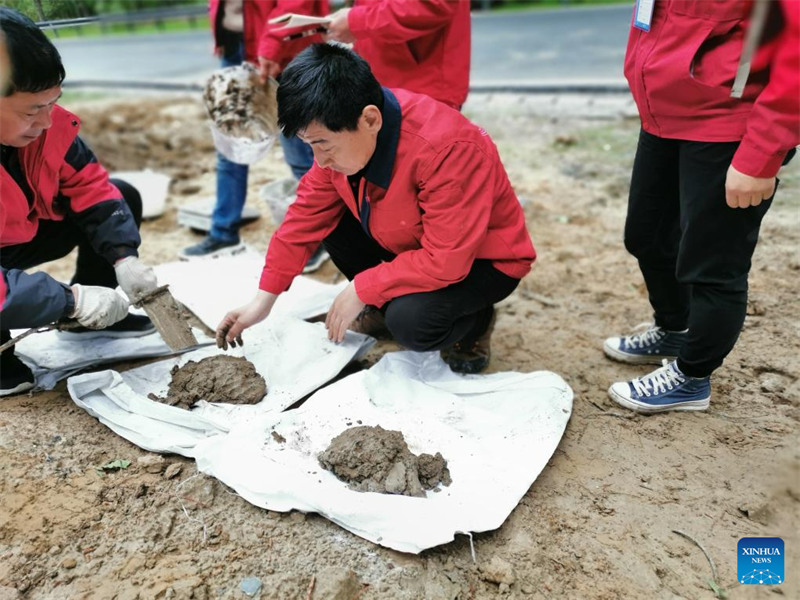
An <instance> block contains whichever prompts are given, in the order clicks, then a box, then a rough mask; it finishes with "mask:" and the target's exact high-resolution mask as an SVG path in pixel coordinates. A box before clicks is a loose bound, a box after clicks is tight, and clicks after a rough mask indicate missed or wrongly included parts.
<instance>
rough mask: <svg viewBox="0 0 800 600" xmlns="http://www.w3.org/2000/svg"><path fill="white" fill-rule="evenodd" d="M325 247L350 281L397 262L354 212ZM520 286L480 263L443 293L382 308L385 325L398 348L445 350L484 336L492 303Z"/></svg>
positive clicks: (401, 300)
mask: <svg viewBox="0 0 800 600" xmlns="http://www.w3.org/2000/svg"><path fill="white" fill-rule="evenodd" d="M323 245H324V246H325V249H326V250H327V251H328V254H330V255H331V260H332V261H333V263H334V264H335V265H336V266H337V267H338V269H339V270H340V271H341V272H342V273H343V274H344V275H345V277H347V279H348V280H350V281H352V280H353V278H354V277H355V276H356V275H357V274H358V273H360V272H361V271H365V270H366V269H369V268H372V267H374V266H376V265H378V264H380V263H381V262H390V261H392V260H393V259H394V258H395V255H394V254H392V253H391V252H389V251H388V250H386V249H385V248H383V247H382V246H380V245H379V244H378V243H377V242H375V240H373V239H372V238H370V237H369V236H367V234H366V233H365V232H364V230H363V229H362V227H361V224H360V223H359V222H358V221H357V220H356V218H355V217H354V216H353V215H352V214H350V212H346V213H345V215H344V217H342V220H341V221H340V222H339V225H338V227H337V228H336V229H335V230H334V231H333V232H332V233H331V234H330V235H329V236H328V237H327V238H325V240H324V241H323ZM517 285H519V279H514V278H513V277H509V276H508V275H506V274H504V273H502V272H500V271H498V270H497V269H495V268H494V266H492V263H491V261H488V260H476V261H475V262H474V263H473V265H472V269H470V272H469V274H468V275H467V277H466V278H465V279H463V280H462V281H459V282H458V283H455V284H453V285H449V286H447V287H445V288H442V289H440V290H434V291H431V292H419V293H413V294H407V295H405V296H400V297H398V298H395V299H393V300H391V301H390V302H387V303H386V304H385V305H384V306H383V307H381V310H382V311H383V312H384V314H385V316H386V326H387V327H388V329H389V331H390V332H391V334H392V336H393V337H394V339H395V340H397V341H398V342H399V343H400V344H402V345H403V346H405V347H406V348H408V349H410V350H415V351H417V352H424V351H429V350H441V349H444V348H449V347H451V346H452V345H453V344H455V343H456V342H460V341H465V342H471V341H473V340H475V339H477V338H478V337H479V336H480V335H482V334H483V333H484V332H485V331H486V328H487V326H488V325H489V322H490V320H491V318H492V315H493V313H494V306H493V305H494V304H495V303H497V302H500V300H502V299H504V298H506V297H507V296H509V295H510V294H511V292H513V291H514V289H516V287H517Z"/></svg>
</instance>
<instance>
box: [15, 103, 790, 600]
mask: <svg viewBox="0 0 800 600" xmlns="http://www.w3.org/2000/svg"><path fill="white" fill-rule="evenodd" d="M602 101H603V99H599V100H598V102H594V101H593V100H591V101H587V100H586V99H578V100H574V101H573V102H572V103H570V102H566V101H565V100H564V99H560V98H545V99H542V98H539V99H536V98H533V99H532V98H515V97H493V98H487V97H474V98H472V99H471V101H470V103H469V104H468V106H467V110H466V113H467V114H468V115H469V116H470V117H471V118H473V119H474V120H475V121H477V122H479V123H480V124H481V125H483V126H484V127H485V128H486V129H487V130H488V131H489V132H490V134H491V135H492V136H493V137H494V139H495V140H496V142H497V143H498V146H499V148H500V152H501V155H502V156H503V158H504V162H505V164H506V166H507V169H508V171H509V174H510V176H511V179H512V182H513V183H514V185H515V187H516V189H517V191H518V193H519V195H520V196H521V198H523V199H524V202H525V204H524V205H525V211H526V214H527V216H528V223H529V228H530V232H531V235H532V237H533V240H534V243H535V245H536V248H537V250H538V252H539V259H538V261H537V263H536V265H535V268H534V270H533V272H532V273H531V274H530V275H529V276H528V277H527V278H526V279H525V280H524V281H523V283H522V285H521V286H520V287H519V289H518V290H517V292H516V293H515V294H514V295H513V296H512V297H511V298H510V299H508V300H506V301H505V302H503V303H502V305H501V306H500V312H499V319H498V323H497V330H496V334H495V342H494V347H493V352H494V355H493V359H492V364H491V370H492V371H504V370H517V371H533V370H540V369H546V370H551V371H555V372H557V373H559V374H561V375H562V376H563V377H564V378H565V379H566V380H567V382H568V383H569V384H570V385H571V386H572V388H573V389H574V391H575V405H574V413H573V416H572V419H571V421H570V423H569V425H568V427H567V431H566V433H565V435H564V438H563V440H562V442H561V445H560V446H559V448H558V450H557V451H556V453H555V454H554V456H553V458H552V460H551V461H550V463H549V465H548V468H546V469H545V471H544V472H543V473H542V475H541V476H540V477H539V479H538V480H537V481H536V482H535V483H534V485H533V486H532V487H531V489H530V490H529V491H528V493H527V494H526V495H525V497H524V498H523V499H522V500H521V502H520V504H519V506H517V508H516V509H515V510H514V511H513V513H512V514H511V515H510V517H509V518H508V520H507V521H506V522H505V524H504V525H503V526H502V527H501V528H500V529H499V530H497V531H493V532H488V533H481V534H476V535H474V536H473V543H474V559H473V554H472V552H471V547H470V539H469V538H468V537H466V536H464V535H460V536H458V537H457V538H456V540H455V541H454V542H452V543H450V544H447V545H445V546H441V547H438V548H435V549H432V550H429V551H426V552H424V553H422V555H420V556H415V555H406V554H402V553H398V552H394V551H391V550H387V549H384V548H382V547H379V546H376V545H374V544H372V543H370V542H367V541H365V540H363V539H361V538H358V537H356V536H354V535H352V534H350V533H348V532H346V531H344V530H343V529H341V528H339V527H338V526H337V525H334V524H333V523H331V522H329V521H327V520H326V519H324V518H322V517H320V516H318V515H313V514H310V515H304V514H301V513H289V514H282V513H277V512H272V511H268V510H262V509H259V508H256V507H254V506H252V505H250V504H248V503H247V502H245V501H244V500H243V499H242V498H240V497H239V496H237V495H235V494H233V493H232V492H231V491H230V490H228V489H227V488H225V486H223V485H221V484H220V483H219V482H217V481H215V480H213V479H210V478H208V477H205V476H203V475H198V474H197V473H196V469H195V466H194V463H193V461H191V460H188V459H184V458H181V457H176V456H166V457H163V458H161V457H159V456H157V455H153V454H151V453H148V452H145V451H143V450H140V449H139V448H137V447H135V446H133V445H132V444H130V443H128V442H127V441H125V440H124V439H122V438H120V437H118V436H117V435H115V434H114V433H113V432H111V431H110V430H108V429H106V428H105V427H104V426H102V425H100V424H99V423H98V422H97V421H96V420H95V419H93V418H92V417H90V416H89V415H88V414H87V413H85V412H84V411H83V410H81V409H79V408H77V407H76V406H75V405H73V403H72V401H71V400H70V398H69V396H68V394H67V392H66V386H65V385H64V383H63V382H62V384H60V385H59V386H58V387H57V388H56V390H54V391H53V392H47V393H38V394H34V395H32V396H26V395H23V396H16V397H12V398H7V399H3V400H2V401H0V498H2V500H1V501H0V600H8V599H16V598H30V599H38V598H54V599H61V598H70V599H73V598H74V599H85V598H98V599H118V600H123V599H125V600H132V599H134V598H141V599H149V598H159V599H169V598H172V599H189V598H194V599H205V598H207V599H211V598H243V597H245V595H244V593H243V592H242V590H241V587H240V586H241V583H242V580H243V579H244V578H246V577H258V578H259V579H260V580H261V582H262V588H261V590H260V592H259V595H258V597H259V598H269V599H273V598H275V599H284V598H286V599H290V598H291V599H294V598H299V599H301V600H303V599H308V598H313V599H322V598H325V599H329V598H330V599H332V598H336V599H339V600H350V599H353V598H356V597H358V598H360V599H362V600H367V599H386V600H389V599H392V600H417V599H422V598H426V599H432V600H439V599H442V600H443V599H461V600H467V599H482V598H499V597H503V598H508V599H512V598H517V599H521V598H537V599H541V598H580V599H583V598H597V599H612V598H670V599H671V598H714V597H715V592H714V591H712V586H711V585H710V584H709V580H710V579H711V578H712V568H711V566H710V564H709V561H708V560H707V559H706V557H705V556H704V552H703V550H701V548H700V547H699V545H697V544H695V543H693V542H692V541H690V540H689V539H687V538H686V537H683V536H681V535H679V534H677V533H675V531H676V530H678V531H682V532H684V533H685V534H686V535H688V536H689V537H690V538H692V539H693V540H695V541H696V542H698V543H699V544H700V545H702V547H703V548H704V549H705V551H706V552H707V553H708V555H709V557H710V558H711V559H713V561H714V563H715V566H716V571H717V576H716V582H715V583H714V584H713V585H715V586H718V588H720V589H721V588H724V590H726V591H727V594H728V596H729V597H730V598H772V597H774V595H775V594H777V595H779V596H785V597H787V598H798V597H800V583H798V578H797V573H800V569H798V566H800V561H798V556H800V544H798V542H799V541H800V539H798V538H799V536H798V531H800V527H799V526H800V467H799V466H798V465H800V460H798V459H799V458H800V456H799V454H800V451H799V450H798V448H800V444H798V434H797V424H798V421H799V420H800V382H798V375H799V374H800V358H798V357H800V336H799V335H798V333H800V318H799V317H800V306H798V294H797V280H798V275H799V274H800V256H799V255H798V247H800V246H799V245H798V242H800V239H799V238H800V227H798V225H799V224H800V223H799V221H800V176H798V171H799V170H798V167H797V165H796V164H795V165H792V168H790V169H787V171H786V172H785V173H784V174H783V175H782V180H783V181H782V186H781V190H780V192H779V194H778V198H777V201H776V203H775V205H774V207H773V208H772V210H771V212H770V214H768V216H767V218H766V221H765V224H764V227H763V229H762V236H761V238H762V239H761V242H760V244H759V247H758V250H757V252H756V255H755V259H754V264H753V272H752V276H751V299H750V306H749V310H748V319H747V323H746V326H745V328H744V331H743V332H742V336H741V339H740V341H739V344H738V346H737V348H736V350H735V351H734V352H733V354H732V355H731V356H730V357H729V359H728V361H727V363H726V365H725V366H724V367H723V368H722V369H720V370H719V371H718V373H717V374H716V376H715V379H714V388H713V398H712V405H711V409H710V410H709V411H708V412H707V413H697V414H667V415H660V416H654V417H642V416H635V415H632V414H631V413H628V412H627V411H625V410H624V409H622V408H620V407H617V406H616V405H614V404H613V403H611V402H610V401H609V400H608V399H607V396H606V389H607V387H608V386H609V384H610V383H611V382H613V381H615V380H619V379H623V378H624V379H628V378H630V377H632V376H635V375H637V374H641V373H644V372H645V371H646V369H642V368H635V367H630V366H625V365H620V364H615V363H613V362H611V361H609V360H607V359H605V358H604V356H603V353H602V350H601V345H602V340H603V339H604V337H606V336H608V335H614V334H618V333H624V332H627V331H629V330H630V328H632V327H633V326H635V325H637V324H638V323H640V322H642V321H646V320H647V319H648V317H649V307H648V303H647V298H646V292H645V290H644V288H643V285H642V283H641V278H640V275H639V273H638V269H637V266H636V264H635V262H634V260H633V259H632V258H631V257H630V256H628V255H627V254H626V252H625V250H624V248H623V246H622V226H623V220H624V214H625V202H626V194H627V186H628V178H629V172H630V166H631V163H632V159H633V152H634V149H635V140H636V135H637V128H638V124H637V121H636V120H635V119H631V118H624V117H622V116H620V111H619V110H617V108H614V107H613V106H611V105H613V103H609V106H611V108H609V107H603V106H600V104H602ZM619 104H624V103H619ZM598 107H599V108H598ZM72 108H74V109H76V110H78V111H79V114H80V115H81V116H82V118H83V120H84V122H85V126H84V134H85V137H86V138H87V140H88V141H89V142H90V144H91V145H92V147H93V148H94V149H95V151H96V153H97V154H98V156H99V157H100V160H101V161H102V162H103V163H105V164H106V165H107V166H108V167H109V168H110V169H118V170H122V169H140V168H144V167H151V168H153V169H156V170H159V171H164V172H166V173H168V174H170V175H171V176H172V177H173V178H174V181H173V184H172V187H171V190H170V196H169V200H168V205H167V211H166V213H165V215H164V216H163V217H161V218H159V219H157V220H154V221H150V222H147V223H146V224H145V225H144V226H143V238H144V244H143V247H142V256H143V258H144V259H145V260H146V261H148V262H151V263H160V262H166V261H172V260H175V259H176V257H177V252H178V250H179V249H180V248H181V247H183V246H184V245H188V244H190V243H193V242H195V241H197V240H198V239H199V237H198V236H197V235H196V234H193V233H191V232H190V231H188V230H185V229H181V228H178V227H177V225H176V214H175V211H176V207H177V206H180V205H181V204H183V203H186V202H189V201H193V200H195V199H197V198H198V197H199V196H203V195H206V196H208V195H212V194H213V190H214V183H215V176H214V153H213V149H212V145H211V140H210V135H209V132H208V128H207V125H206V122H205V119H204V115H203V111H202V107H201V104H200V100H199V99H186V98H174V97H173V98H152V97H151V98H135V99H133V100H130V99H129V100H127V101H125V103H122V104H113V103H111V102H109V101H108V100H105V101H91V102H89V101H86V100H84V101H83V102H80V103H75V104H74V105H73V106H72ZM629 111H630V106H629V105H627V107H626V108H625V110H624V111H623V112H629ZM796 162H797V161H796ZM287 175H288V169H287V168H286V167H285V165H284V164H283V162H282V157H281V155H280V150H279V149H274V150H272V151H271V152H270V155H269V157H268V158H267V159H266V160H264V161H262V162H261V163H260V164H259V165H257V167H256V168H254V169H253V170H252V174H251V178H250V197H249V202H250V203H251V204H252V205H254V206H256V207H257V208H259V210H261V213H262V215H263V217H262V218H261V219H260V220H259V221H256V222H255V223H253V224H250V225H249V226H248V227H247V228H246V229H245V230H244V237H245V240H246V241H247V242H248V243H249V244H251V245H252V246H254V247H256V248H259V249H261V250H263V249H265V248H266V244H267V241H268V238H269V235H270V233H271V232H272V231H273V230H274V224H273V223H271V222H270V219H269V216H268V215H269V212H268V210H267V208H266V206H264V204H263V203H262V202H261V201H260V200H259V198H258V190H259V189H260V187H261V186H262V185H263V184H264V183H267V182H269V181H272V180H274V179H276V178H280V177H285V176H287ZM48 270H49V271H50V272H51V273H53V274H55V275H57V276H58V277H62V278H65V279H66V278H68V277H69V275H70V272H71V266H70V263H69V261H61V262H60V263H58V264H56V265H51V266H49V267H48ZM318 277H319V278H320V279H321V280H323V281H331V282H332V281H334V280H336V279H337V277H338V275H337V272H336V270H335V268H334V267H333V266H332V265H330V264H328V265H326V266H325V268H324V269H322V270H321V272H320V273H319V274H318ZM212 290H214V285H213V282H209V293H212ZM218 293H222V292H221V291H220V292H218ZM244 300H246V299H244V298H231V299H230V302H231V305H232V306H235V305H238V304H239V303H241V302H243V301H244ZM391 348H393V346H391V344H386V343H384V344H382V345H381V346H379V347H378V349H377V350H375V351H373V353H372V355H371V356H370V357H369V360H370V361H371V362H374V361H375V360H377V358H379V356H380V353H381V351H382V350H386V349H391ZM131 366H134V365H133V364H130V363H129V364H126V365H121V366H120V367H119V368H129V367H131ZM525 458H526V457H524V456H520V460H525ZM116 459H127V460H130V461H131V465H130V467H128V468H127V469H125V470H120V471H117V472H111V473H107V474H104V475H99V474H98V473H97V472H96V470H95V468H96V467H98V466H100V465H105V464H107V463H108V462H109V461H112V460H116ZM746 536H780V537H782V538H783V539H784V540H785V543H786V561H787V565H786V574H787V582H786V583H785V584H783V585H781V586H776V587H773V588H770V587H766V586H740V585H739V584H738V583H737V580H736V544H737V541H738V539H739V538H741V537H746ZM721 593H722V592H720V594H721Z"/></svg>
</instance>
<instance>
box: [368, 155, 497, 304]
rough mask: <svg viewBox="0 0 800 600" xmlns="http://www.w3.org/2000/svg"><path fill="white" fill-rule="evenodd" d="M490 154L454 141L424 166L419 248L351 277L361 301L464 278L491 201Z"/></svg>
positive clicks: (494, 163) (376, 301)
mask: <svg viewBox="0 0 800 600" xmlns="http://www.w3.org/2000/svg"><path fill="white" fill-rule="evenodd" d="M497 166H498V160H497V159H496V158H495V157H492V156H487V155H486V153H485V152H484V151H483V149H481V148H479V147H478V146H476V145H475V144H473V143H471V142H457V143H455V144H453V145H452V146H450V147H448V148H447V149H446V150H443V151H442V152H440V153H439V154H438V155H437V156H436V157H435V158H434V160H432V161H431V164H430V165H429V168H428V172H427V173H426V176H425V177H424V178H423V185H422V188H421V189H420V192H419V206H420V209H421V212H422V213H423V217H422V229H423V233H422V238H421V240H420V243H421V248H419V249H417V250H409V251H407V252H401V253H400V254H398V255H397V258H395V259H394V260H392V261H391V262H387V263H382V264H380V265H377V266H376V267H373V268H371V269H367V270H366V271H362V272H361V273H359V274H358V275H356V277H355V286H356V293H357V294H358V297H359V298H361V300H362V301H363V302H365V303H367V304H372V305H374V306H379V307H380V306H382V305H383V304H385V303H386V302H388V301H389V300H391V299H392V298H396V297H398V296H401V295H405V294H411V293H415V292H428V291H431V290H438V289H442V288H444V287H447V286H448V285H451V284H453V283H457V282H459V281H461V280H462V279H464V278H465V277H466V276H467V275H468V274H469V270H470V268H471V267H472V263H473V262H474V260H475V256H476V255H477V252H478V247H479V246H480V244H481V242H482V241H483V239H484V238H485V236H486V232H487V230H488V228H489V218H490V216H491V212H492V205H493V203H494V190H493V187H492V186H491V185H487V184H486V182H489V181H493V180H494V179H495V175H494V173H493V171H494V169H496V168H497Z"/></svg>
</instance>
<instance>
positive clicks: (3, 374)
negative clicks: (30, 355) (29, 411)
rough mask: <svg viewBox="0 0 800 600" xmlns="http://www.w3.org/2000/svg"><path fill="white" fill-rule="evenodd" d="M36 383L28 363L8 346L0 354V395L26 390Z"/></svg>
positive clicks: (9, 394)
mask: <svg viewBox="0 0 800 600" xmlns="http://www.w3.org/2000/svg"><path fill="white" fill-rule="evenodd" d="M35 384H36V379H35V378H34V377H33V373H32V372H31V370H30V368H29V367H28V365H26V364H25V363H24V362H22V361H21V360H20V359H19V358H17V355H16V354H14V348H9V349H8V350H6V351H5V352H3V354H2V355H0V396H11V395H12V394H21V393H22V392H27V391H28V390H29V389H31V388H32V387H33V386H34V385H35Z"/></svg>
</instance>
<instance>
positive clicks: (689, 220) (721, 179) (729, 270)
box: [677, 142, 772, 378]
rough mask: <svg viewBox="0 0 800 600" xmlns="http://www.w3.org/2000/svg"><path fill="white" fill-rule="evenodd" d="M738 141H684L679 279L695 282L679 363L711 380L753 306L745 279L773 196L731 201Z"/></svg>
mask: <svg viewBox="0 0 800 600" xmlns="http://www.w3.org/2000/svg"><path fill="white" fill-rule="evenodd" d="M737 147H738V143H735V142H733V143H718V142H716V143H715V142H684V144H683V145H682V147H681V155H680V169H681V190H680V191H681V222H682V223H681V225H682V229H683V236H682V239H681V246H680V252H679V255H678V264H677V277H678V279H679V281H680V282H681V284H683V285H685V286H687V287H688V286H691V312H690V316H689V323H688V325H689V333H688V336H687V339H686V342H685V343H684V345H683V347H682V348H681V350H680V352H679V354H678V361H677V362H678V368H679V369H680V370H681V372H683V373H684V374H686V375H688V376H690V377H697V378H701V377H707V376H709V375H711V373H712V371H714V369H716V368H717V367H719V366H720V365H721V364H722V362H723V360H724V359H725V357H726V356H727V355H728V354H729V353H730V351H731V350H732V349H733V346H734V344H735V343H736V340H737V339H738V337H739V333H740V332H741V330H742V326H743V325H744V319H745V313H746V310H747V277H748V274H749V272H750V266H751V259H752V256H753V252H754V251H755V247H756V243H757V242H758V233H759V229H760V227H761V220H762V219H763V218H764V215H765V214H766V213H767V211H768V210H769V207H770V206H771V204H772V199H769V200H766V201H764V202H762V203H761V204H760V205H759V206H756V207H750V208H746V209H741V208H730V207H729V206H728V205H727V204H726V202H725V180H726V177H727V172H728V167H729V166H730V164H731V160H732V158H733V155H734V153H735V152H736V149H737Z"/></svg>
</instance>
